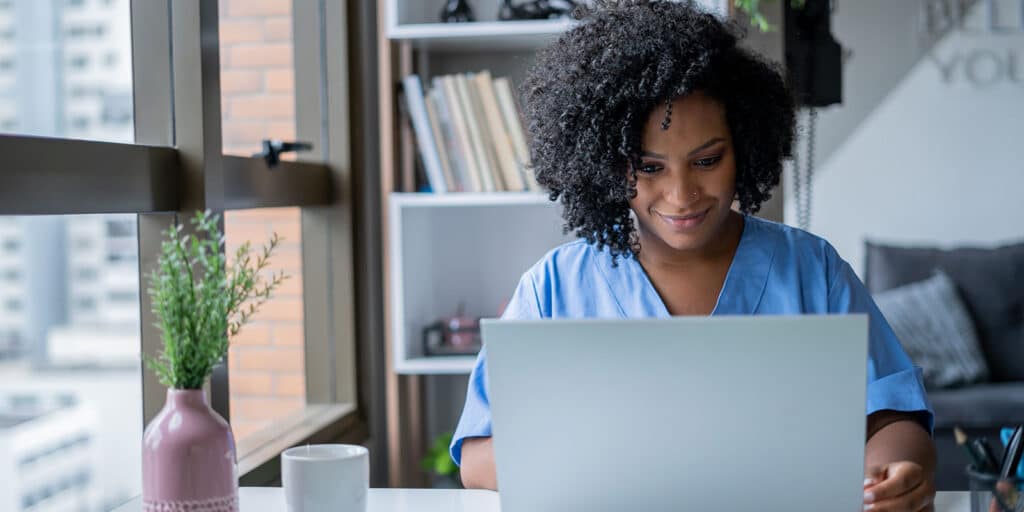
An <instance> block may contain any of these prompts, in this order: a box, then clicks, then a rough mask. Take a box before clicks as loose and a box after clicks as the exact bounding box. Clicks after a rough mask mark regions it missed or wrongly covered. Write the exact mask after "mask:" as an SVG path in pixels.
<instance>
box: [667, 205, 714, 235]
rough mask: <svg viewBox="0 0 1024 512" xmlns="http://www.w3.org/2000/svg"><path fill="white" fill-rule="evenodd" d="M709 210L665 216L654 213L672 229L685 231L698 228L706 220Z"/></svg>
mask: <svg viewBox="0 0 1024 512" xmlns="http://www.w3.org/2000/svg"><path fill="white" fill-rule="evenodd" d="M709 210H711V208H708V209H706V210H703V211H700V212H697V213H688V214H685V215H665V214H663V213H660V212H657V211H655V213H656V214H657V215H658V216H659V217H661V219H662V220H663V221H665V223H666V224H668V226H669V227H671V228H672V229H675V230H678V231H685V230H690V229H693V228H695V227H697V226H700V224H701V223H702V222H704V219H706V218H707V216H708V211H709Z"/></svg>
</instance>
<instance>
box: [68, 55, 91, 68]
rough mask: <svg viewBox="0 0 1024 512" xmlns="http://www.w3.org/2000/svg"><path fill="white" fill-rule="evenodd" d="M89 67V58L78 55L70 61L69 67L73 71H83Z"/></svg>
mask: <svg viewBox="0 0 1024 512" xmlns="http://www.w3.org/2000/svg"><path fill="white" fill-rule="evenodd" d="M88 65H89V57H86V56H85V55H76V56H74V57H71V58H69V59H68V67H71V68H73V69H82V68H84V67H86V66H88Z"/></svg>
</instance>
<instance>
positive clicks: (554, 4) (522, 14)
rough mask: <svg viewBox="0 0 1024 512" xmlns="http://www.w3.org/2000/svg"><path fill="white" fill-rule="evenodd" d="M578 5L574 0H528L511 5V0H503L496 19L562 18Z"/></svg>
mask: <svg viewBox="0 0 1024 512" xmlns="http://www.w3.org/2000/svg"><path fill="white" fill-rule="evenodd" d="M576 7H578V5H577V3H576V2H575V1H574V0H529V1H527V2H523V3H521V4H518V5H512V0H503V1H502V3H501V10H499V11H498V19H499V20H501V21H518V20H546V19H550V18H562V17H564V16H568V15H570V14H572V11H573V10H574V9H576Z"/></svg>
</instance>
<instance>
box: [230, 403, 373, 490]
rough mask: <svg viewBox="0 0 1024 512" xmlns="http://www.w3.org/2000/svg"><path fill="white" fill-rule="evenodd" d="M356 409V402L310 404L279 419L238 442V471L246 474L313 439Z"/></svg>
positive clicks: (241, 474)
mask: <svg viewBox="0 0 1024 512" xmlns="http://www.w3.org/2000/svg"><path fill="white" fill-rule="evenodd" d="M355 412H356V408H355V406H354V405H352V404H308V405H306V407H305V408H304V409H303V410H302V411H300V412H298V413H296V414H294V415H292V416H289V417H287V418H284V419H282V420H279V421H277V422H276V423H274V424H272V425H270V426H269V427H267V428H265V429H263V430H260V431H259V432H256V433H254V434H252V435H250V436H248V437H246V438H244V439H242V440H241V441H239V442H238V443H237V444H236V449H237V453H238V474H239V475H240V476H242V477H244V476H245V475H246V474H248V473H249V472H251V471H253V470H256V469H258V468H260V467H261V466H263V465H265V464H267V463H268V462H270V461H272V460H274V459H276V458H277V457H279V456H280V455H281V452H283V451H284V450H286V449H288V448H291V447H292V446H295V445H298V444H302V443H304V442H309V441H310V439H311V438H314V437H315V436H316V435H317V434H319V433H320V432H322V431H324V430H325V429H327V428H328V427H331V426H332V425H335V424H338V423H342V422H344V420H346V419H347V418H348V417H349V416H354V415H355Z"/></svg>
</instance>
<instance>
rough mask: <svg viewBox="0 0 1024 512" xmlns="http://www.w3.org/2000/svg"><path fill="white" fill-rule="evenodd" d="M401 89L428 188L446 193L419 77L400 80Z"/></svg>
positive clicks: (446, 187) (410, 76) (436, 146)
mask: <svg viewBox="0 0 1024 512" xmlns="http://www.w3.org/2000/svg"><path fill="white" fill-rule="evenodd" d="M402 88H403V91H405V102H406V107H407V110H406V112H408V113H409V119H410V120H411V121H412V128H413V131H414V132H415V134H416V146H417V147H419V150H420V158H422V159H423V168H424V170H425V171H426V174H427V181H428V182H429V183H430V188H431V190H433V191H435V192H438V193H444V192H447V191H448V186H447V184H446V182H445V179H444V177H445V172H444V170H443V169H442V167H441V155H440V152H439V151H438V144H437V143H436V141H435V134H434V131H433V129H432V126H431V123H430V119H429V116H428V114H427V104H426V96H425V95H424V94H423V83H422V82H421V81H420V77H419V76H417V75H409V76H407V77H405V79H404V80H402ZM438 135H440V134H438Z"/></svg>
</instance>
